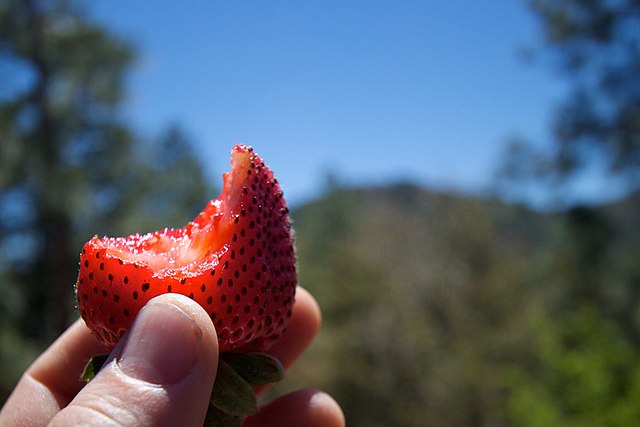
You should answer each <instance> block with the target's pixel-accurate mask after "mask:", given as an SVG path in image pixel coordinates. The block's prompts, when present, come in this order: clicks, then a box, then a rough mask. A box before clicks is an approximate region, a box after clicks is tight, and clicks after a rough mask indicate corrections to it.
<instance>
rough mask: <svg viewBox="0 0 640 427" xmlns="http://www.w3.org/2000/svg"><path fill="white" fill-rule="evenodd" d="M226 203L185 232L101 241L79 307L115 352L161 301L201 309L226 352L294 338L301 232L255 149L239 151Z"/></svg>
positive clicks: (90, 251)
mask: <svg viewBox="0 0 640 427" xmlns="http://www.w3.org/2000/svg"><path fill="white" fill-rule="evenodd" d="M231 165H232V168H231V171H230V172H228V173H225V174H224V175H223V180H224V187H223V190H222V193H221V194H220V196H219V197H218V198H217V199H215V200H212V201H211V202H209V203H208V204H207V206H206V207H205V208H204V210H203V211H202V212H201V213H200V214H199V215H198V216H197V217H196V218H195V219H194V220H193V221H191V222H190V223H188V224H187V225H186V226H185V227H184V228H180V229H164V230H161V231H157V232H154V233H149V234H145V235H140V234H134V235H131V236H128V237H124V238H110V237H104V238H102V239H99V238H98V237H94V238H93V239H91V240H90V241H89V242H87V243H86V244H85V246H84V248H83V250H82V254H81V256H80V272H79V275H78V281H77V284H76V295H77V302H78V309H79V311H80V314H81V316H82V318H83V319H84V321H85V322H86V324H87V326H88V327H89V328H90V329H91V330H92V331H93V333H94V334H95V335H96V336H97V337H98V339H99V340H100V341H102V342H103V343H105V344H107V345H108V346H110V347H113V346H115V344H116V343H117V341H118V340H119V339H120V337H121V336H122V335H123V334H124V332H125V331H126V330H127V329H128V328H129V326H130V325H131V323H132V321H133V319H134V318H135V316H136V314H137V313H138V311H139V310H140V309H141V308H142V307H143V306H144V305H145V303H147V301H149V300H150V299H152V298H153V297H155V296H158V295H160V294H163V293H169V292H173V293H179V294H182V295H185V296H188V297H190V298H192V299H194V300H195V301H197V302H198V303H199V304H200V305H201V306H202V307H204V309H205V310H206V311H207V312H208V313H209V315H210V316H211V319H212V320H213V322H214V325H215V326H216V331H217V333H218V340H219V347H220V351H221V352H225V351H264V350H267V349H268V348H269V347H270V346H271V345H272V344H273V343H274V342H275V341H276V340H277V339H278V338H279V337H280V336H281V335H282V333H283V332H284V331H285V329H286V324H287V321H288V319H289V318H290V317H291V307H292V305H293V302H294V298H295V289H296V284H297V279H296V269H295V252H294V248H293V238H292V228H291V222H290V218H289V210H288V209H287V206H286V203H285V200H284V198H283V196H282V191H281V189H280V186H279V184H278V182H277V180H276V179H275V178H274V176H273V173H272V172H271V170H269V168H268V167H267V166H265V165H264V162H263V161H262V160H261V159H260V157H258V155H257V154H256V153H255V152H254V151H253V149H252V148H251V147H248V146H244V145H236V146H235V147H234V148H233V149H232V151H231Z"/></svg>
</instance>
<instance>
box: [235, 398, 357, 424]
mask: <svg viewBox="0 0 640 427" xmlns="http://www.w3.org/2000/svg"><path fill="white" fill-rule="evenodd" d="M344 425H345V419H344V414H343V412H342V409H341V408H340V406H339V405H338V404H337V403H336V401H335V400H333V398H332V397H331V396H329V395H328V394H326V393H323V392H321V391H317V390H300V391H297V392H294V393H290V394H287V395H284V396H282V397H279V398H278V399H276V400H274V401H273V402H270V403H268V404H266V405H264V406H263V407H261V408H260V411H259V412H258V413H257V414H256V415H252V416H251V417H248V418H246V419H245V421H244V424H243V426H244V427H258V426H260V427H269V426H279V427H289V426H291V427H294V426H305V427H316V426H318V427H342V426H344Z"/></svg>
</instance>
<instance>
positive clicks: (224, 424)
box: [204, 402, 243, 427]
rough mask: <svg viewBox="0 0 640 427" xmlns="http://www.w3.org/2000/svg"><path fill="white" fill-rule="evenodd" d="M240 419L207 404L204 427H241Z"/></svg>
mask: <svg viewBox="0 0 640 427" xmlns="http://www.w3.org/2000/svg"><path fill="white" fill-rule="evenodd" d="M242 418H243V417H241V416H240V415H229V414H227V413H226V412H224V411H221V410H220V409H218V408H216V407H215V406H214V405H213V403H211V402H209V408H208V409H207V416H206V418H205V419H204V427H241V426H242Z"/></svg>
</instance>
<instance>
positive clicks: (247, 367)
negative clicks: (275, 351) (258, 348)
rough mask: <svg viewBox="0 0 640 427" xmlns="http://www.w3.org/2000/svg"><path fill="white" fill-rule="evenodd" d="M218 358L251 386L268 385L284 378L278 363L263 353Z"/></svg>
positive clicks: (228, 354)
mask: <svg viewBox="0 0 640 427" xmlns="http://www.w3.org/2000/svg"><path fill="white" fill-rule="evenodd" d="M220 357H221V358H222V359H223V360H224V361H225V362H226V363H227V364H228V365H229V366H230V367H231V368H232V369H233V370H234V371H236V372H237V373H238V375H240V376H241V377H242V378H244V380H245V381H246V382H248V383H249V384H251V385H259V384H268V383H274V382H278V381H280V380H281V379H282V378H283V377H284V368H283V367H282V364H281V363H280V361H279V360H278V359H277V358H275V357H273V356H270V355H268V354H263V353H222V354H221V355H220Z"/></svg>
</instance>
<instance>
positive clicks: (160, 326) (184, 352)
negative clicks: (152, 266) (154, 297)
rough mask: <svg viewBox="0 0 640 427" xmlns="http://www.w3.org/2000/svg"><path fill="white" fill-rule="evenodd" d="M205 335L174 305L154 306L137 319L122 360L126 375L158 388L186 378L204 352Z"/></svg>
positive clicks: (120, 358) (125, 346)
mask: <svg viewBox="0 0 640 427" xmlns="http://www.w3.org/2000/svg"><path fill="white" fill-rule="evenodd" d="M201 344H202V331H201V330H200V328H199V327H198V325H197V324H196V322H195V321H194V320H193V319H192V318H191V317H189V315H188V314H187V313H185V312H184V311H182V310H181V309H180V308H179V307H178V306H176V305H173V304H163V303H160V304H151V305H148V306H147V307H145V308H144V309H142V311H140V313H139V314H138V317H137V318H136V320H135V322H134V324H133V327H132V329H131V330H130V331H129V336H128V337H127V338H126V342H125V344H124V349H123V350H122V353H121V356H120V357H119V359H118V364H119V365H120V369H121V370H122V372H124V373H125V374H127V375H129V376H131V377H133V378H137V379H139V380H143V381H147V382H150V383H154V384H175V383H177V382H179V381H180V380H181V379H182V378H184V377H185V376H186V375H187V374H188V373H189V371H191V369H192V368H193V365H194V363H195V361H196V359H197V357H198V353H199V352H200V347H201Z"/></svg>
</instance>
